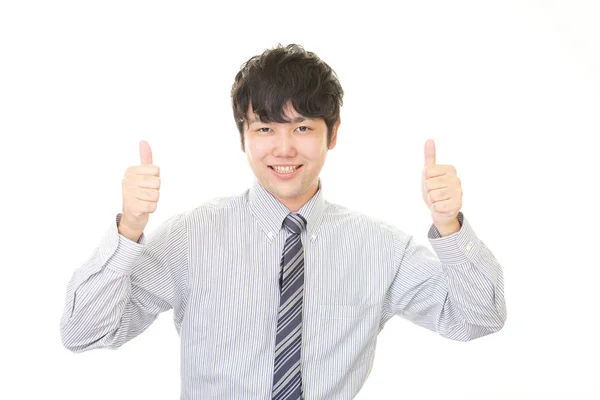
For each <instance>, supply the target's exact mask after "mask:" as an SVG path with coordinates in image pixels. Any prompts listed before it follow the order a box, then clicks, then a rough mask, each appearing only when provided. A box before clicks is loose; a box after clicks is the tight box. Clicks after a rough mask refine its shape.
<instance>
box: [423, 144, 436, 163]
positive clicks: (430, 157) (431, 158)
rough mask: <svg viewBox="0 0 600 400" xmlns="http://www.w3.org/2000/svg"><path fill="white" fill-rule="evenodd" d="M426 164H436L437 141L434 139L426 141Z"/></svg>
mask: <svg viewBox="0 0 600 400" xmlns="http://www.w3.org/2000/svg"><path fill="white" fill-rule="evenodd" d="M425 165H426V166H427V165H435V142H434V141H433V139H428V140H427V141H426V142H425Z"/></svg>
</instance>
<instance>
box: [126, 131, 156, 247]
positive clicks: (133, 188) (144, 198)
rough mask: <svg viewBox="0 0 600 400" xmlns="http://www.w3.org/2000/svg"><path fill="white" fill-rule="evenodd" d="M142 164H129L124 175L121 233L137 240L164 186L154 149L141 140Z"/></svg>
mask: <svg viewBox="0 0 600 400" xmlns="http://www.w3.org/2000/svg"><path fill="white" fill-rule="evenodd" d="M140 162H141V164H140V165H135V166H132V167H129V168H127V170H126V171H125V177H124V178H123V183H122V186H123V215H122V216H121V220H120V222H119V233H120V234H122V235H123V236H125V237H127V238H128V239H130V240H132V241H134V242H137V241H138V239H139V237H140V236H141V235H142V233H143V232H144V228H146V224H147V223H148V219H149V218H150V213H153V212H154V211H156V207H157V204H158V197H159V190H160V168H159V167H158V166H157V165H153V164H152V150H151V149H150V145H149V144H148V142H146V141H145V140H141V141H140Z"/></svg>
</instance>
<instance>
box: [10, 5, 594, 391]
mask: <svg viewBox="0 0 600 400" xmlns="http://www.w3.org/2000/svg"><path fill="white" fill-rule="evenodd" d="M207 4H209V5H200V2H193V3H187V2H157V1H144V2H128V1H102V2H83V1H72V2H65V1H52V2H50V1H48V2H41V1H40V2H37V3H34V2H29V1H6V2H3V3H2V5H0V134H1V138H2V141H1V144H0V163H1V165H0V167H1V169H0V173H1V178H2V179H1V185H0V193H1V196H0V201H1V202H2V203H1V204H0V206H1V207H0V210H1V213H2V228H3V229H2V230H1V233H0V234H1V235H2V240H1V241H0V246H1V247H2V248H1V252H0V254H1V257H0V268H1V269H0V272H1V273H2V275H1V276H2V278H1V282H2V286H1V287H2V289H1V290H0V300H1V303H0V305H1V306H2V313H3V317H2V321H1V329H0V335H1V337H0V339H1V340H0V343H2V346H3V348H2V351H1V354H0V363H1V368H2V371H4V372H3V376H2V379H1V380H2V384H1V385H0V398H2V399H41V398H60V399H106V398H110V399H142V398H143V399H175V398H178V396H179V364H178V363H179V348H178V344H179V340H178V337H177V334H176V331H175V329H174V327H173V324H172V313H171V312H167V313H165V314H164V315H161V316H160V317H159V318H158V320H157V321H156V322H155V323H154V325H153V326H152V327H151V328H150V329H149V330H148V331H146V332H145V333H143V334H142V335H141V336H139V337H138V338H136V339H135V340H133V341H131V342H129V343H127V344H126V345H125V346H123V347H121V348H120V349H118V350H116V351H109V350H94V351H90V352H87V353H82V354H72V353H70V352H69V351H68V350H66V349H64V348H63V347H62V345H61V341H60V336H59V321H60V317H61V314H62V311H63V305H64V301H65V290H66V285H67V283H68V281H69V279H70V278H71V275H72V274H73V272H74V271H75V269H76V268H78V267H79V266H80V265H81V264H82V263H83V262H84V261H85V260H86V259H87V257H88V256H89V255H90V254H91V252H92V251H93V249H94V247H95V246H96V245H97V243H98V242H99V240H100V238H101V235H102V234H103V233H104V232H105V231H106V229H107V228H108V227H109V224H111V223H114V217H115V215H116V213H117V212H119V211H120V210H121V179H122V177H123V174H124V171H125V169H126V168H127V167H129V166H131V165H137V164H139V153H138V143H139V141H140V140H141V139H144V140H147V141H148V142H149V143H150V145H151V146H152V150H153V152H154V163H155V164H157V165H159V166H160V167H161V179H162V186H161V199H160V202H159V207H158V210H157V211H156V212H155V213H154V214H153V215H152V216H151V219H150V223H149V225H148V227H147V229H146V232H151V231H153V230H154V229H155V228H156V227H157V226H158V225H159V224H160V223H161V222H164V221H165V220H166V219H167V218H168V217H170V216H172V215H173V214H174V213H177V212H181V211H184V210H188V209H190V208H193V207H196V206H198V205H199V204H201V203H202V202H204V201H207V200H209V199H212V198H214V197H219V196H229V195H233V194H239V193H241V192H242V191H244V190H245V189H246V188H247V187H249V185H250V184H251V181H252V178H253V175H252V172H251V170H250V168H249V166H248V165H247V162H246V159H245V155H244V153H243V152H242V151H241V150H240V148H239V137H238V133H237V130H236V126H235V123H234V121H233V117H232V111H231V106H230V97H229V91H230V89H231V85H232V83H233V78H234V76H235V74H236V73H237V71H238V70H239V67H240V66H241V64H242V63H243V62H244V61H246V60H247V59H248V58H250V57H251V56H253V55H255V54H259V53H261V52H262V51H263V50H264V49H266V48H269V47H272V46H275V45H276V44H277V43H282V44H288V43H299V44H301V45H303V46H304V47H305V48H306V49H307V50H310V51H314V52H315V53H317V55H319V56H320V57H321V58H322V59H324V60H325V61H326V62H327V63H328V64H329V65H330V66H331V67H332V68H334V70H335V71H336V72H337V74H338V76H339V79H340V81H341V83H342V86H343V88H344V90H345V92H346V95H345V97H344V106H343V108H342V125H341V127H340V131H339V139H338V145H337V147H336V149H334V150H333V151H331V152H330V153H329V157H328V159H327V162H326V164H325V167H324V169H323V172H322V175H321V176H322V178H323V183H324V190H325V191H326V192H325V193H326V198H327V199H328V200H330V201H333V202H337V203H340V204H342V205H344V206H346V207H349V208H351V209H355V210H358V211H362V212H364V213H367V214H370V215H372V216H374V217H379V218H384V219H386V220H388V221H390V222H392V223H394V224H396V225H397V226H398V227H400V229H402V230H404V231H405V232H408V233H410V234H413V235H415V237H416V239H417V240H418V241H419V242H421V243H424V244H426V245H427V246H429V247H430V248H431V246H430V244H429V243H428V241H427V236H426V235H427V230H428V228H429V226H430V224H431V219H430V215H429V212H428V210H427V209H426V206H425V204H424V203H423V200H422V198H421V192H420V178H421V170H422V167H423V147H424V143H425V141H426V140H427V139H428V138H433V139H434V140H435V143H436V146H437V155H438V158H437V163H438V164H452V165H454V166H455V167H456V168H457V171H458V175H459V177H460V178H461V181H462V184H463V191H464V198H463V209H462V211H463V212H464V214H465V216H466V217H467V218H468V219H469V221H470V222H471V224H472V226H473V227H474V229H475V231H476V233H477V234H478V236H479V237H480V239H482V240H483V241H484V242H485V243H486V245H488V247H489V248H490V249H491V250H492V251H493V253H494V255H495V256H496V257H497V259H498V260H499V261H500V262H501V264H502V267H503V271H504V278H505V294H506V301H507V306H508V320H507V322H506V325H505V327H504V329H503V330H501V331H500V332H498V333H496V334H494V335H490V336H487V337H484V338H480V339H477V340H475V341H471V342H467V343H460V342H453V341H450V340H447V339H443V338H441V337H440V336H438V335H437V334H435V333H433V332H429V331H427V330H425V329H422V328H419V327H417V326H416V325H413V324H411V323H409V322H407V321H405V320H402V319H400V318H394V319H392V320H391V321H390V322H389V323H388V324H387V325H386V328H385V329H384V331H383V332H382V333H381V334H380V336H379V340H378V347H377V352H376V358H375V364H374V367H373V370H372V372H371V375H370V376H369V378H368V380H367V382H366V383H365V385H364V387H363V390H362V391H361V393H360V394H359V396H358V397H357V398H358V399H362V400H365V399H439V398H443V399H461V400H462V399H528V400H529V399H566V398H568V399H592V398H597V397H596V396H599V395H600V383H599V381H600V378H599V376H600V366H599V364H600V363H599V358H600V357H599V355H600V350H599V348H600V346H599V344H598V340H599V339H600V337H599V335H598V329H599V328H600V322H599V321H600V318H599V313H600V300H599V297H598V292H599V291H598V280H599V278H600V272H599V270H600V262H599V261H598V254H597V249H598V246H597V242H598V229H599V226H600V224H599V222H600V218H599V217H598V213H599V206H598V197H597V194H598V182H599V179H598V169H597V165H598V164H597V161H596V160H597V158H596V157H597V155H598V151H597V148H596V145H597V143H598V136H599V134H600V129H599V128H600V23H599V21H600V6H599V5H598V4H599V3H598V2H595V1H587V2H586V1H566V0H565V1H519V2H516V1H503V2H491V1H487V2H483V1H452V2H446V1H437V2H408V1H402V2H393V3H392V2H389V3H385V2H381V1H373V0H371V1H368V2H361V3H351V2H350V3H348V2H327V1H318V2H314V3H312V2H308V1H302V2H301V1H295V2H290V3H289V4H288V3H283V2H267V1H262V0H258V1H254V2H250V1H248V2H244V3H241V2H237V3H231V2H207ZM594 249H596V250H594ZM324 373H326V371H324ZM440 395H442V397H440Z"/></svg>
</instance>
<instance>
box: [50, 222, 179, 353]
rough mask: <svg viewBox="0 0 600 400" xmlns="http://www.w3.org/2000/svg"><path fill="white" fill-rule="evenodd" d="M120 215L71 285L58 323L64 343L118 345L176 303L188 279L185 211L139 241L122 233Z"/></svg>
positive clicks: (76, 349) (78, 348) (79, 347)
mask: <svg viewBox="0 0 600 400" xmlns="http://www.w3.org/2000/svg"><path fill="white" fill-rule="evenodd" d="M121 216H122V214H121V213H119V214H117V216H116V223H115V221H113V222H112V223H111V226H110V228H109V229H108V230H107V231H106V232H105V234H104V236H103V237H102V239H101V240H100V243H99V245H98V246H97V247H96V248H95V249H94V251H93V252H92V254H91V256H90V257H89V259H88V260H87V261H86V262H85V263H84V264H83V265H82V266H80V267H79V268H78V269H77V270H75V272H74V273H73V275H72V277H71V280H70V281H69V283H68V286H67V296H66V302H65V308H64V311H63V315H62V318H61V322H60V333H61V338H62V342H63V345H64V346H65V347H66V348H67V349H69V350H71V351H73V352H82V351H86V350H91V349H94V348H100V347H107V348H117V347H119V346H121V345H123V344H124V343H126V342H127V341H129V340H131V339H133V338H134V337H136V336H137V335H139V334H140V333H142V332H143V331H144V330H146V329H147V328H148V327H149V326H150V324H152V322H154V320H155V319H156V318H157V316H158V314H160V313H161V312H164V311H166V310H169V309H171V308H173V306H174V302H175V301H176V300H177V299H176V297H177V292H178V291H177V286H178V284H181V282H183V281H185V279H183V278H184V277H185V274H186V271H187V246H186V244H187V238H186V234H187V232H186V226H185V219H184V217H183V213H180V214H177V215H175V216H172V217H171V218H169V219H168V220H167V221H165V222H164V223H163V224H162V225H160V226H159V227H158V228H157V229H156V231H154V232H153V233H152V234H151V235H150V237H149V239H147V238H146V236H145V235H144V234H142V235H141V236H140V238H139V239H138V241H137V242H133V241H132V240H129V239H127V238H126V237H124V236H122V235H121V234H119V232H118V225H119V222H120V219H121Z"/></svg>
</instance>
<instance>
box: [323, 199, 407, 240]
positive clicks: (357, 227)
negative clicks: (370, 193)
mask: <svg viewBox="0 0 600 400" xmlns="http://www.w3.org/2000/svg"><path fill="white" fill-rule="evenodd" d="M325 222H326V223H328V224H333V225H337V226H338V227H339V228H340V229H344V230H353V231H354V232H355V233H362V234H365V235H378V236H383V237H385V238H387V239H391V240H398V239H401V238H402V237H403V236H406V234H405V233H404V232H403V231H401V230H400V229H399V228H398V227H396V226H395V225H393V224H391V223H390V222H388V221H385V220H383V219H380V218H376V217H374V216H372V215H369V214H367V213H364V212H361V211H357V210H354V209H351V208H348V207H345V206H343V205H340V204H337V203H333V202H330V201H325Z"/></svg>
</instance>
